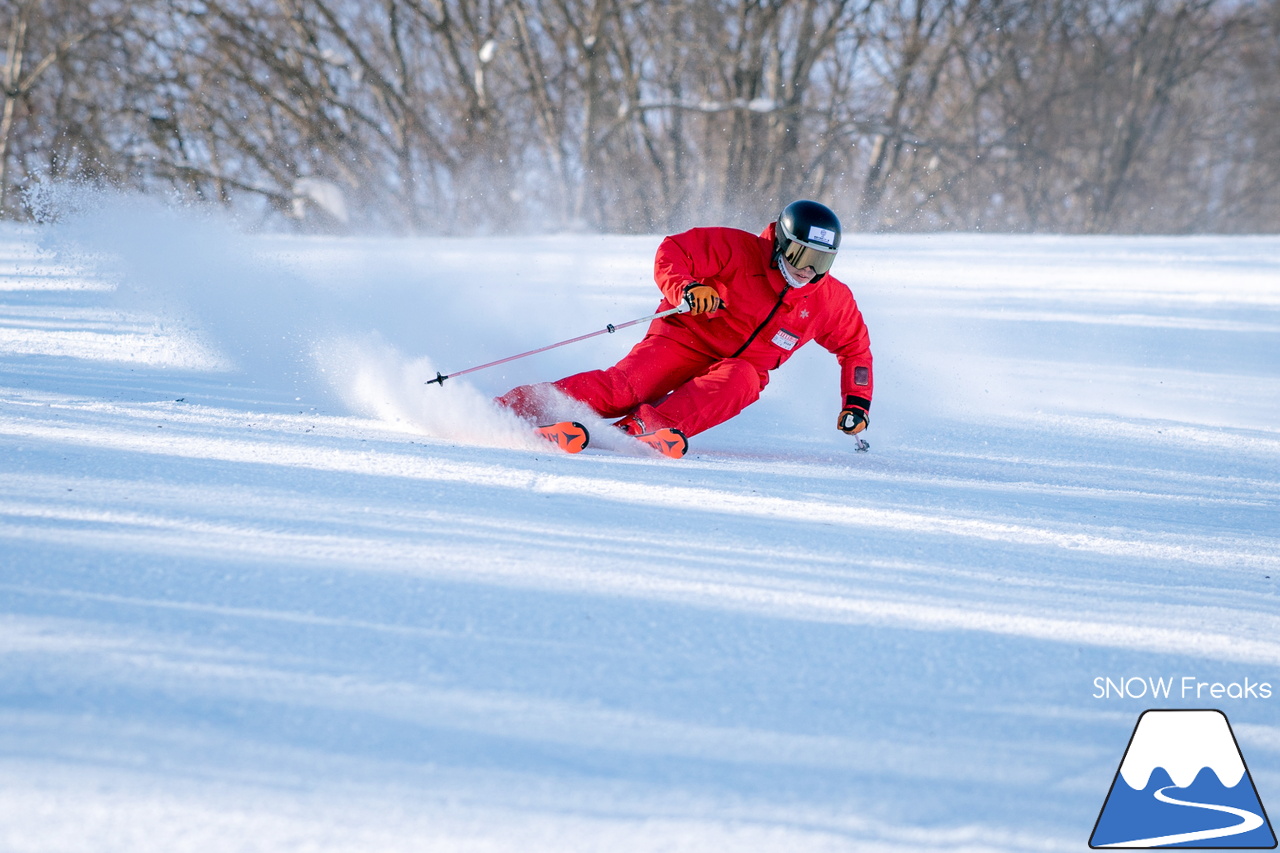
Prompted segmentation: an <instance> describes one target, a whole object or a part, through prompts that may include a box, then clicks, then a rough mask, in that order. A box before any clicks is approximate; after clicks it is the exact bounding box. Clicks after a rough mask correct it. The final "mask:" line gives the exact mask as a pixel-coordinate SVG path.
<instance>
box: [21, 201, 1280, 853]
mask: <svg viewBox="0 0 1280 853" xmlns="http://www.w3.org/2000/svg"><path fill="white" fill-rule="evenodd" d="M657 241H658V238H657V237H626V238H619V237H594V236H593V237H567V236H566V237H548V238H538V239H534V238H520V239H505V238H492V237H491V238H469V239H421V240H372V239H321V238H284V237H276V238H268V237H256V238H250V237H243V236H238V235H237V234H235V233H234V232H233V231H231V230H230V229H228V228H225V227H224V226H222V225H220V224H218V223H216V222H211V221H208V220H202V219H196V218H192V217H190V216H189V215H178V214H173V213H167V212H164V211H158V210H155V209H153V208H151V207H149V206H147V205H142V204H112V205H107V206H106V207H104V208H99V209H95V210H90V211H89V212H82V213H81V214H79V215H77V216H72V217H68V218H67V219H66V220H65V221H64V222H63V223H62V224H60V225H59V226H56V227H49V228H45V229H40V230H36V229H20V228H15V227H8V228H6V229H4V230H0V448H2V450H0V613H2V615H0V650H2V651H3V654H2V655H0V849H2V850H5V851H13V853H35V852H36V851H42V853H43V851H59V853H72V851H93V852H94V853H106V851H112V852H113V853H114V851H120V853H150V851H155V853H180V851H228V850H236V851H272V853H275V851H324V853H328V851H373V850H377V851H386V853H394V851H406V853H408V851H414V853H419V851H429V850H447V851H542V850H545V851H579V850H610V851H654V850H664V851H666V850H689V851H708V850H733V851H757V850H769V851H795V850H804V851H828V850H832V851H834V850H841V851H844V850H850V851H852V850H857V851H878V850H884V851H929V850H939V851H941V850H946V851H965V850H975V851H976V850H993V851H1030V850H1083V849H1086V843H1087V839H1088V837H1089V833H1090V830H1091V828H1092V826H1093V822H1094V819H1095V818H1096V817H1097V814H1098V810H1099V808H1100V807H1101V805H1102V801H1103V799H1104V797H1105V796H1106V792H1107V790H1108V786H1109V785H1110V783H1111V780H1112V778H1113V776H1114V774H1115V772H1116V769H1117V766H1118V764H1119V761H1120V758H1121V756H1122V753H1123V750H1124V746H1125V744H1126V742H1127V739H1128V737H1129V734H1130V732H1131V731H1132V727H1133V724H1134V722H1135V721H1136V719H1137V717H1138V715H1139V714H1140V713H1141V711H1143V710H1145V709H1146V708H1148V707H1218V708H1221V709H1223V710H1224V711H1225V712H1226V713H1227V715H1228V717H1229V718H1230V719H1231V721H1232V724H1233V726H1234V727H1235V731H1236V735H1237V737H1238V738H1239V740H1240V745H1241V748H1242V750H1243V753H1244V755H1245V757H1246V760H1247V762H1248V763H1249V767H1250V770H1251V772H1252V774H1253V778H1254V781H1255V783H1256V785H1257V788H1258V791H1259V794H1260V795H1261V797H1262V799H1263V802H1264V804H1270V805H1271V806H1272V810H1273V811H1275V810H1280V725H1277V723H1276V720H1277V719H1278V716H1277V708H1278V707H1280V696H1277V695H1276V694H1280V633H1278V632H1277V626H1278V625H1280V619H1278V617H1280V594H1278V590H1280V511H1278V510H1280V239H1277V238H1231V239H1226V238H1180V239H1174V238H1168V239H1165V238H1144V239H1115V238H1052V237H1018V238H1013V237H983V236H920V237H868V236H860V235H851V239H849V240H848V241H847V244H846V247H845V249H844V250H843V251H842V253H841V257H840V259H839V261H838V263H837V265H836V269H835V273H836V275H838V276H839V277H840V278H842V279H843V280H845V281H847V282H849V283H850V284H851V286H852V287H853V289H854V292H855V294H856V295H857V297H858V299H859V302H860V304H861V306H862V309H863V312H864V314H865V316H866V318H867V321H868V324H869V326H870V328H871V331H872V336H873V345H874V349H875V353H876V358H877V361H876V370H877V374H876V379H877V397H876V401H875V406H874V409H873V413H872V415H873V426H872V429H871V430H870V431H869V432H868V435H867V437H868V439H869V440H870V442H871V445H872V449H871V452H870V453H867V454H855V453H853V452H851V442H850V441H849V439H847V438H846V437H844V436H843V435H841V434H839V433H838V432H837V431H836V430H835V429H834V421H835V416H836V413H837V411H838V408H839V396H838V389H837V387H836V386H837V376H838V374H837V370H836V367H835V363H834V359H832V358H831V357H830V356H829V355H828V354H826V353H825V352H823V351H822V350H820V349H818V348H817V347H816V345H813V346H811V347H810V348H809V349H806V350H805V351H804V352H802V353H800V354H799V355H798V356H797V357H796V358H794V359H793V360H792V361H791V362H790V363H788V364H787V365H786V366H785V367H784V368H783V369H782V370H781V371H779V372H777V373H775V374H774V379H773V382H772V384H771V385H770V387H769V388H768V389H767V391H766V393H765V396H764V398H763V399H762V400H761V402H760V403H758V404H757V405H756V406H755V407H753V408H752V409H750V410H749V411H748V412H747V413H745V414H744V415H743V416H741V417H740V418H738V419H737V420H735V421H732V422H730V423H729V424H726V425H724V426H721V427H719V428H717V429H715V430H712V431H710V432H708V433H706V434H704V435H701V436H698V437H697V438H696V439H695V441H694V444H693V449H692V452H691V455H690V456H689V457H688V458H686V459H685V460H682V461H680V462H672V461H668V460H665V459H661V458H652V457H649V456H646V455H644V454H642V453H639V452H637V451H634V450H630V451H627V452H614V451H607V450H600V451H588V452H587V453H584V454H582V455H580V456H576V457H572V456H567V455H561V454H558V453H557V452H555V451H552V450H549V449H548V448H547V447H545V446H543V445H540V444H538V443H537V442H534V441H530V440H528V439H527V438H526V437H525V436H524V435H523V433H522V431H521V430H520V429H519V428H518V426H517V425H515V424H513V422H512V421H511V420H510V419H508V418H506V417H504V416H502V415H500V414H498V413H496V412H493V411H492V410H491V409H490V408H489V406H488V404H487V402H486V400H487V399H488V398H489V397H491V396H492V395H494V394H496V393H501V392H502V391H505V390H506V389H507V388H509V387H511V386H512V385H514V384H517V383H520V382H525V381H532V380H535V379H551V378H558V377H559V376H562V375H565V374H567V373H570V372H574V371H577V370H581V369H585V368H588V367H594V366H602V365H604V364H606V363H609V362H611V360H612V359H614V358H616V357H617V356H618V355H620V354H621V353H623V352H625V351H626V349H627V348H628V347H629V346H630V345H631V343H633V342H634V341H635V340H637V339H638V338H639V335H640V330H639V329H634V330H628V331H629V332H632V333H631V334H629V333H627V332H620V333H619V334H617V335H613V336H602V337H600V338H596V339H593V340H592V341H590V342H586V343H582V344H577V345H574V346H571V347H566V348H563V349H559V350H555V351H553V352H551V353H547V354H545V355H541V356H537V357H534V358H530V359H527V360H524V361H520V362H515V363H512V364H510V365H508V366H505V367H502V368H497V369H495V370H492V371H488V372H484V373H477V374H474V375H472V376H469V377H467V378H466V379H459V380H452V381H450V382H449V383H448V384H447V385H446V386H445V387H444V388H443V389H441V388H436V387H434V386H432V387H427V386H424V385H423V381H424V380H425V379H426V378H429V377H431V376H434V375H435V371H436V370H443V371H445V372H450V371H456V370H459V369H462V368H464V367H467V366H470V365H472V364H475V363H479V362H483V361H488V360H491V359H495V358H500V357H502V356H505V355H509V354H512V353H515V352H519V351H521V350H524V349H530V348H533V347H536V346H540V345H542V344H545V343H549V342H551V341H555V340H559V339H562V338H567V337H571V336H573V335H576V334H581V333H583V332H587V331H591V330H594V329H598V328H602V327H603V326H604V325H605V324H606V323H610V322H615V323H616V322H620V321H624V320H629V319H632V318H635V317H639V316H642V315H644V314H647V313H649V312H650V311H652V310H653V308H654V306H655V305H656V302H657V299H656V295H655V291H654V289H653V286H652V282H651V279H650V265H651V259H652V253H653V250H654V248H655V247H656V245H657ZM597 432H600V430H597ZM601 435H604V434H603V433H601ZM624 450H625V449H624ZM1099 677H1104V678H1105V677H1109V678H1111V679H1112V680H1113V681H1116V680H1121V679H1128V678H1133V677H1140V678H1143V679H1146V678H1177V679H1181V678H1183V677H1192V679H1193V684H1194V683H1196V682H1209V683H1211V682H1221V683H1223V684H1243V683H1244V682H1245V680H1246V679H1248V681H1249V683H1254V684H1256V683H1258V682H1268V683H1270V684H1271V685H1272V690H1273V692H1272V698H1269V699H1265V698H1260V697H1256V696H1253V697H1250V698H1240V699H1233V698H1229V697H1228V698H1219V699H1211V698H1210V696H1209V694H1208V693H1206V692H1203V691H1201V694H1200V696H1199V698H1197V697H1196V696H1195V695H1194V688H1193V694H1192V695H1189V696H1186V697H1184V696H1183V695H1181V694H1180V693H1179V692H1177V691H1178V689H1179V687H1181V685H1182V682H1178V686H1177V687H1175V692H1174V695H1172V696H1171V697H1170V698H1168V699H1164V698H1160V699H1153V698H1152V697H1151V696H1150V695H1147V696H1146V697H1141V698H1117V697H1115V696H1112V697H1111V698H1102V699H1099V698H1095V695H1096V693H1097V692H1098V691H1097V688H1096V687H1095V679H1096V678H1099ZM1129 685H1130V689H1136V687H1137V686H1138V685H1137V683H1136V682H1133V681H1130V682H1129ZM1206 689H1207V688H1206ZM1273 801H1274V802H1273Z"/></svg>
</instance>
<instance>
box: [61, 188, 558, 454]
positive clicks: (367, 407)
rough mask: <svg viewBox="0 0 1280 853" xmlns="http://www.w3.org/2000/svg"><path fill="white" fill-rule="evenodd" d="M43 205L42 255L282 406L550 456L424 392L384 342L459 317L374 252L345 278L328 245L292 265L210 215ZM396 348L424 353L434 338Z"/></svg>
mask: <svg viewBox="0 0 1280 853" xmlns="http://www.w3.org/2000/svg"><path fill="white" fill-rule="evenodd" d="M42 207H43V210H44V217H45V218H46V219H47V220H48V221H49V222H50V225H51V227H50V228H49V229H47V231H46V233H45V235H44V240H43V242H44V248H45V249H47V250H49V251H51V252H53V253H54V254H55V255H57V256H58V257H59V258H61V259H65V260H66V261H67V262H68V263H71V264H74V265H75V266H77V267H80V268H83V269H86V270H87V271H88V272H90V273H91V274H93V275H94V276H95V277H99V278H102V279H104V280H106V281H108V282H110V283H111V284H112V285H113V286H114V288H115V290H114V293H113V294H112V301H113V303H114V304H115V305H117V306H119V307H120V308H122V309H125V310H131V311H145V312H149V313H151V314H154V315H157V316H161V317H164V318H165V319H166V321H167V322H170V323H173V324H175V325H178V326H182V327H185V328H187V329H189V330H190V331H191V334H192V335H193V336H196V337H198V338H199V339H200V340H201V341H203V342H207V344H208V345H209V347H211V348H212V349H213V350H214V351H216V353H217V354H218V356H219V357H220V358H219V360H218V363H219V364H220V365H221V366H222V367H223V368H224V369H225V370H226V371H227V372H229V373H233V374H238V375H239V376H240V377H241V378H242V381H244V382H245V383H246V384H249V385H252V386H254V387H256V388H259V389H262V390H264V391H267V392H268V393H269V395H270V396H271V397H274V398H276V399H278V400H279V401H280V402H294V403H299V404H305V405H313V406H315V405H319V406H323V407H330V406H333V405H335V404H336V405H340V406H342V407H344V408H345V409H346V410H348V411H351V412H354V413H357V414H360V415H364V416H367V417H371V418H375V419H377V420H380V421H383V422H385V423H387V424H389V425H391V426H394V427H396V428H398V429H403V430H405V431H408V432H412V433H416V434H418V435H423V436H430V437H433V438H440V439H445V440H449V441H457V442H464V443H475V444H485V445H489V446H505V447H535V446H536V447H541V446H542V445H541V444H540V443H539V440H538V439H536V438H535V437H532V436H530V435H529V433H528V427H527V425H524V424H522V422H521V421H520V420H519V419H518V418H516V417H515V416H514V415H511V414H510V413H507V412H503V411H501V410H500V409H498V408H497V407H495V406H494V405H493V404H492V402H491V401H490V395H486V394H484V393H482V392H480V391H478V390H477V389H476V388H474V387H473V386H471V385H469V384H466V383H462V382H450V383H448V385H447V387H443V388H440V387H435V386H428V385H426V384H425V383H426V380H428V379H430V378H432V377H433V376H435V367H434V366H433V364H432V363H431V362H430V361H429V360H428V359H427V358H425V357H413V356H409V355H406V354H404V352H403V350H402V349H401V348H400V347H398V346H396V345H395V344H393V343H391V342H388V341H387V340H386V339H385V338H384V337H383V331H384V330H391V331H393V333H394V331H395V330H396V328H397V326H396V324H397V322H400V318H401V317H404V316H408V317H420V316H426V315H427V314H429V313H430V311H431V310H432V309H433V308H434V310H435V311H436V312H437V313H438V312H441V311H446V312H447V311H448V310H449V306H448V303H447V301H446V300H445V299H444V298H443V297H441V296H439V295H437V294H435V293H434V292H433V291H434V290H435V289H436V287H438V283H437V282H436V281H434V280H431V279H427V280H425V281H416V282H415V281H411V282H406V281H405V276H404V273H403V270H402V269H400V268H397V269H395V270H390V269H385V268H384V269H379V268H377V266H376V263H373V262H375V261H376V260H377V252H376V250H375V249H370V250H369V254H368V257H369V259H370V261H371V263H370V264H369V267H368V268H366V269H356V270H352V269H344V270H341V271H340V272H335V270H334V269H332V268H326V267H325V265H324V262H323V258H324V257H325V251H326V248H327V244H326V242H324V241H322V240H317V241H316V242H315V244H314V247H313V248H314V251H313V252H308V253H306V254H305V255H304V256H302V257H296V256H282V255H280V254H279V253H275V252H273V251H272V250H271V248H270V247H271V242H270V238H265V239H264V238H255V237H252V236H250V235H246V234H244V233H242V232H239V231H237V230H236V228H235V227H234V226H233V225H232V223H229V222H227V221H225V220H224V219H220V218H218V217H217V216H214V215H212V214H210V213H208V212H207V211H192V210H186V209H182V208H175V207H172V206H165V205H162V204H160V203H158V202H155V201H153V200H150V199H145V198H139V197H131V196H121V195H117V194H111V193H104V192H99V191H92V190H86V189H84V188H79V187H72V186H62V187H54V188H50V189H46V191H45V192H44V194H43V196H42ZM317 258H319V259H320V260H316V259H317ZM415 328H417V327H415ZM400 337H401V338H402V339H404V340H405V341H406V342H407V343H410V344H416V346H417V347H419V348H421V347H422V346H423V345H424V344H425V343H429V341H430V339H431V338H430V336H429V335H428V336H422V335H419V336H418V337H419V338H421V337H426V340H425V341H424V340H421V339H417V340H415V339H414V336H412V335H410V334H408V333H407V332H405V331H404V330H401V335H400Z"/></svg>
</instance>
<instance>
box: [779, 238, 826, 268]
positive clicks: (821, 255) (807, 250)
mask: <svg viewBox="0 0 1280 853" xmlns="http://www.w3.org/2000/svg"><path fill="white" fill-rule="evenodd" d="M782 257H784V258H786V259H787V263H789V264H791V266H793V267H795V268H796V269H798V270H802V269H804V268H805V267H813V272H814V275H822V274H823V273H825V272H827V271H828V270H830V269H831V265H832V264H833V263H835V260H836V253H835V252H824V251H822V250H821V249H815V248H813V247H812V246H806V245H805V244H804V243H801V242H800V241H798V240H792V241H791V244H790V245H788V246H787V248H786V249H785V250H783V252H782Z"/></svg>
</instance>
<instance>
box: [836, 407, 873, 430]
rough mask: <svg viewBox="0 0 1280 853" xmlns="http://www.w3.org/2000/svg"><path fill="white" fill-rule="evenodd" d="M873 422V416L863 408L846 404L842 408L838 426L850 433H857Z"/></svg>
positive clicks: (837, 422)
mask: <svg viewBox="0 0 1280 853" xmlns="http://www.w3.org/2000/svg"><path fill="white" fill-rule="evenodd" d="M870 424H871V417H870V416H869V415H868V414H867V413H866V412H865V411H864V410H862V409H858V408H855V407H853V406H846V407H844V408H843V409H841V410H840V419H839V420H837V421H836V428H837V429H839V430H840V431H841V432H843V433H848V434H849V435H857V434H858V433H860V432H862V431H863V430H864V429H866V428H867V427H868V426H869V425H870Z"/></svg>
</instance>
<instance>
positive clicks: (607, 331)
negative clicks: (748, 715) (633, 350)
mask: <svg viewBox="0 0 1280 853" xmlns="http://www.w3.org/2000/svg"><path fill="white" fill-rule="evenodd" d="M688 310H689V304H688V303H687V302H682V303H680V305H678V306H676V307H675V308H669V309H667V310H666V311H659V312H658V313H657V314H650V315H649V316H647V317H640V318H638V319H635V320H628V321H627V322H625V323H610V324H609V325H607V326H605V327H604V328H603V329H600V330H599V331H595V332H588V333H587V334H585V335H578V337H576V338H569V340H567V341H559V342H557V343H554V344H547V345H546V346H545V347H538V348H537V349H531V350H529V351H528V352H522V353H520V354H519V355H509V356H507V357H506V358H500V359H498V360H497V361H491V362H489V363H488V364H478V365H476V366H475V367H468V368H467V369H466V370H458V371H455V372H453V373H440V372H439V371H436V378H435V379H428V380H427V382H426V384H428V385H439V386H441V387H444V381H445V380H446V379H452V378H453V377H455V376H464V375H466V374H468V373H475V372H476V371H477V370H484V369H486V368H489V367H497V366H498V365H499V364H506V363H507V362H508V361H515V360H516V359H520V358H527V357H529V356H531V355H537V354H538V353H540V352H546V351H547V350H549V349H555V348H556V347H562V346H565V345H566V344H576V343H577V342H578V341H585V340H586V339H587V338H594V337H596V336H597V335H612V334H613V333H614V332H616V331H618V330H619V329H625V328H627V327H628V326H634V325H636V324H637V323H645V322H648V321H650V320H661V319H662V318H663V317H670V316H671V315H672V314H683V313H684V312H685V311H688Z"/></svg>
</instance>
